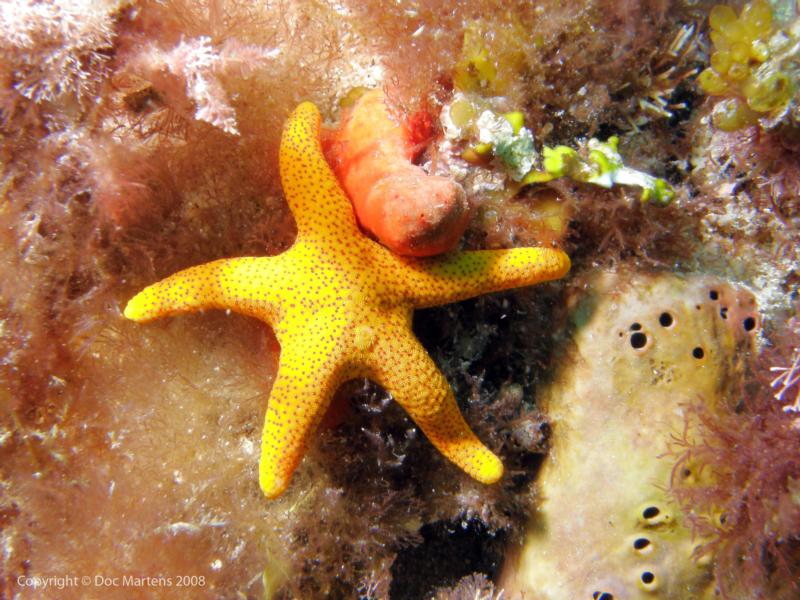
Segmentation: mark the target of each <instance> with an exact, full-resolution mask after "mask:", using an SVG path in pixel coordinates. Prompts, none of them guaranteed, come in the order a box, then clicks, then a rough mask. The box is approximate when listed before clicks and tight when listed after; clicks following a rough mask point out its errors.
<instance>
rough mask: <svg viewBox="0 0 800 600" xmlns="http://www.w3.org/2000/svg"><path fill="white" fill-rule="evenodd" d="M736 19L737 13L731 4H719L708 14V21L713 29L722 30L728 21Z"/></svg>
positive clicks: (731, 21)
mask: <svg viewBox="0 0 800 600" xmlns="http://www.w3.org/2000/svg"><path fill="white" fill-rule="evenodd" d="M735 20H736V13H735V12H733V9H732V8H731V7H730V6H726V5H724V4H717V5H716V6H715V7H714V8H712V9H711V13H709V15H708V22H709V24H710V25H711V28H712V29H716V30H717V31H720V30H721V29H722V28H723V27H724V26H725V25H727V24H728V23H733V22H734V21H735Z"/></svg>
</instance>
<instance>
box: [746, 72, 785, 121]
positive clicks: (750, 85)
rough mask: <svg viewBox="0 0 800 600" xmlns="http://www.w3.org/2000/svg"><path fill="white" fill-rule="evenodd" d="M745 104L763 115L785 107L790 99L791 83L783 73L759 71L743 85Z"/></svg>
mask: <svg viewBox="0 0 800 600" xmlns="http://www.w3.org/2000/svg"><path fill="white" fill-rule="evenodd" d="M744 93H745V96H747V104H748V105H749V106H750V108H752V109H753V110H755V111H757V112H760V113H765V112H770V111H773V110H776V109H778V108H780V107H782V106H785V105H786V103H787V102H789V100H790V99H791V97H792V82H791V80H790V79H789V77H788V76H787V75H786V74H785V73H781V72H780V71H775V70H771V69H765V70H764V71H763V72H762V70H761V69H759V70H758V71H757V72H756V73H754V74H753V76H751V77H750V78H749V79H748V80H747V82H746V83H745V85H744Z"/></svg>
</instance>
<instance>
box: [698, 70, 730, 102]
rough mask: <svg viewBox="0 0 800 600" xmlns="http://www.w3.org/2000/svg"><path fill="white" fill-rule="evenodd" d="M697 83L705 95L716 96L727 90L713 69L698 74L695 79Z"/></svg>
mask: <svg viewBox="0 0 800 600" xmlns="http://www.w3.org/2000/svg"><path fill="white" fill-rule="evenodd" d="M697 83H698V85H699V86H700V88H701V89H702V90H703V91H704V92H705V93H706V94H710V95H711V96H718V95H719V94H721V93H722V92H724V91H725V90H726V89H728V86H727V84H726V83H725V81H724V80H723V79H722V77H720V76H719V73H717V72H716V71H715V70H714V69H706V70H705V71H703V72H702V73H700V75H698V77H697Z"/></svg>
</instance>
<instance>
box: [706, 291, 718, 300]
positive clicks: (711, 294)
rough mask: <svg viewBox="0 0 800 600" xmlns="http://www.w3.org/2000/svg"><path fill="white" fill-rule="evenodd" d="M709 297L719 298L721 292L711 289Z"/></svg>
mask: <svg viewBox="0 0 800 600" xmlns="http://www.w3.org/2000/svg"><path fill="white" fill-rule="evenodd" d="M708 297H709V298H711V299H712V300H719V292H718V291H717V290H711V291H710V292H708Z"/></svg>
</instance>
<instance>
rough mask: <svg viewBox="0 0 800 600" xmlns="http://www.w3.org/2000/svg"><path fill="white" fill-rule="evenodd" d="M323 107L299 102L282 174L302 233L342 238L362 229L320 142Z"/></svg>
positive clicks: (284, 141) (285, 142) (284, 147)
mask: <svg viewBox="0 0 800 600" xmlns="http://www.w3.org/2000/svg"><path fill="white" fill-rule="evenodd" d="M320 121H321V117H320V114H319V110H318V109H317V107H316V106H314V105H313V104H311V103H310V102H304V103H302V104H301V105H300V106H298V107H297V108H296V109H295V111H294V112H293V113H292V115H291V116H290V117H289V120H288V122H287V123H286V127H285V128H284V130H283V137H282V138H281V147H280V157H279V162H280V174H281V182H282V184H283V193H284V194H285V195H286V201H287V202H288V203H289V208H291V210H292V215H293V216H294V219H295V222H296V223H297V232H298V237H304V236H314V235H315V234H316V236H317V237H329V236H331V235H332V236H335V237H336V238H341V236H342V233H346V234H352V233H355V232H357V231H358V225H357V224H356V218H355V214H354V213H353V207H352V205H351V203H350V200H349V199H348V198H347V196H346V195H345V193H344V191H342V188H341V186H340V184H339V181H338V180H337V179H336V175H334V173H333V171H332V170H331V168H330V166H328V163H327V161H326V160H325V156H324V154H323V153H322V145H321V144H320Z"/></svg>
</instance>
